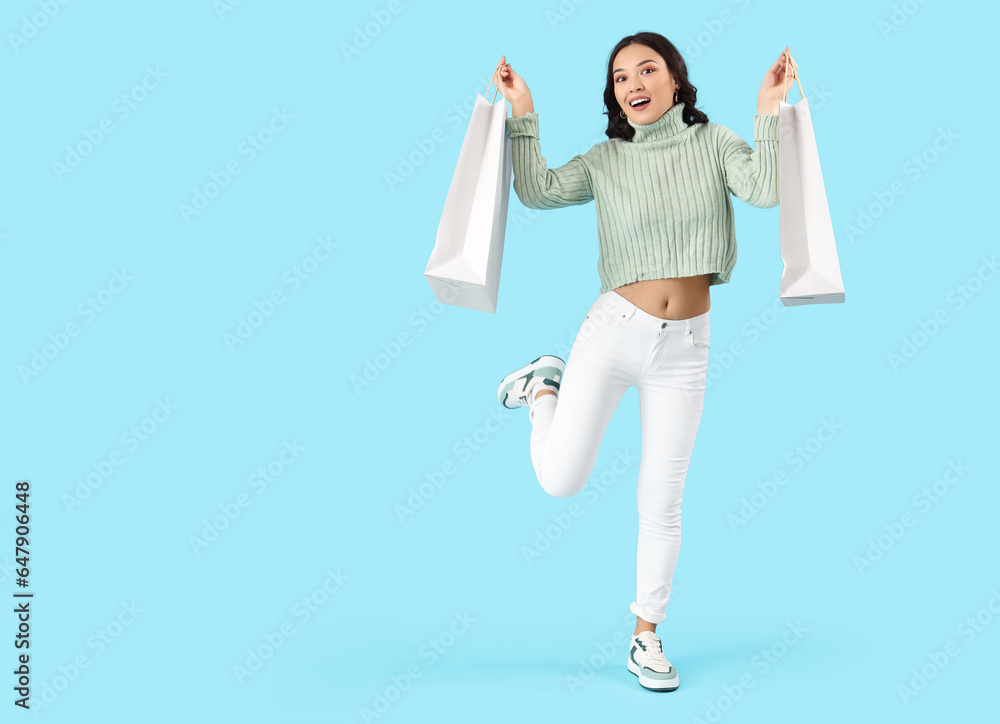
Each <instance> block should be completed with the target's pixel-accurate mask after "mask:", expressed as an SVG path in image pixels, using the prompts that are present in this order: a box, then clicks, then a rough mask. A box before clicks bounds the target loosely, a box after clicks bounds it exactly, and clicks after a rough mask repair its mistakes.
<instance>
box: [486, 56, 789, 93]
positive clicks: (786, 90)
mask: <svg viewBox="0 0 1000 724" xmlns="http://www.w3.org/2000/svg"><path fill="white" fill-rule="evenodd" d="M785 54H786V55H787V56H788V60H789V62H790V63H791V65H792V70H794V71H795V82H796V83H798V84H799V93H801V94H802V100H805V97H806V94H805V92H804V91H803V90H802V80H801V79H800V78H799V65H798V63H796V62H795V58H793V57H792V54H791V53H789V52H788V51H785ZM785 68H786V69H787V68H788V66H787V65H786V66H785ZM786 73H787V70H786ZM486 88H487V90H489V86H486ZM789 88H791V86H789ZM783 100H784V101H785V103H788V88H785V97H784V98H783Z"/></svg>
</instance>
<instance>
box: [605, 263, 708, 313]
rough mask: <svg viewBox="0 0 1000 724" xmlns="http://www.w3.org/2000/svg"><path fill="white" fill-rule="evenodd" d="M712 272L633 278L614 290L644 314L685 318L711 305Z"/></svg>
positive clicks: (703, 311) (706, 309) (703, 310)
mask: <svg viewBox="0 0 1000 724" xmlns="http://www.w3.org/2000/svg"><path fill="white" fill-rule="evenodd" d="M711 276H712V275H711V274H699V275H697V276H693V277H675V278H673V279H650V280H646V281H641V282H632V283H631V284H625V285H623V286H620V287H618V288H617V289H615V290H614V291H615V292H616V293H617V294H619V295H621V296H622V297H624V298H625V299H627V300H628V301H630V302H632V304H634V305H635V306H637V307H638V308H639V309H641V310H642V311H644V312H646V313H647V314H652V315H653V316H654V317H659V318H660V319H688V318H690V317H697V316H698V315H699V314H704V313H705V312H707V311H708V310H709V309H710V307H711V306H712V301H711V297H710V296H709V291H708V289H709V285H708V282H709V279H710V278H711Z"/></svg>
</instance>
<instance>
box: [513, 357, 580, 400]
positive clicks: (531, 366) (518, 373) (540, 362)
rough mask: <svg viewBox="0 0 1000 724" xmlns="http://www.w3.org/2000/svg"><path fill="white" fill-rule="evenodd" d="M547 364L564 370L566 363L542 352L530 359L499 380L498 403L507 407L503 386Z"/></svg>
mask: <svg viewBox="0 0 1000 724" xmlns="http://www.w3.org/2000/svg"><path fill="white" fill-rule="evenodd" d="M549 366H552V367H557V368H559V369H560V370H564V369H565V366H566V365H565V363H564V362H563V361H562V360H561V359H560V358H558V357H553V356H552V355H547V354H543V355H542V356H541V357H539V358H538V359H535V360H532V361H531V362H529V363H528V364H526V365H525V366H524V367H522V368H521V369H519V370H514V371H513V372H511V373H510V374H509V375H507V376H506V377H504V378H503V379H502V380H500V385H499V386H498V387H497V399H499V400H500V404H502V405H503V406H504V407H507V402H506V395H504V394H503V388H504V387H506V386H507V385H509V384H510V383H511V382H513V381H514V380H516V379H517V378H518V377H523V376H524V375H526V374H528V373H529V372H533V371H534V370H536V369H538V368H539V367H549ZM508 409H511V410H512V409H514V408H512V407H511V408H508Z"/></svg>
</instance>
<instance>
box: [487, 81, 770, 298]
mask: <svg viewBox="0 0 1000 724" xmlns="http://www.w3.org/2000/svg"><path fill="white" fill-rule="evenodd" d="M683 110H684V102H683V101H681V102H678V103H676V104H674V105H673V106H672V107H671V108H670V110H668V111H666V112H665V113H664V114H663V115H662V116H660V117H659V118H658V119H657V120H655V121H653V122H652V123H645V124H641V123H633V122H632V119H631V118H630V119H628V123H629V124H630V125H631V126H632V127H633V128H634V129H635V136H633V138H632V140H631V141H626V140H624V139H622V138H609V139H608V140H606V141H603V142H601V143H598V144H597V145H595V146H594V147H593V148H591V149H590V150H589V151H587V152H586V153H584V154H579V155H576V156H574V157H573V158H571V159H570V160H569V161H568V162H567V163H566V164H565V165H563V166H560V167H558V168H553V169H550V168H548V165H547V163H546V161H545V158H544V157H543V156H542V153H541V147H540V146H539V135H538V114H537V113H534V112H532V113H527V114H525V115H522V116H517V117H516V118H508V119H507V137H508V138H510V139H512V143H513V147H512V151H513V164H514V169H513V171H514V192H515V193H516V194H517V197H518V198H519V199H520V200H521V203H522V204H524V205H525V206H527V207H528V208H531V209H556V208H559V207H562V206H576V205H579V204H585V203H587V202H589V201H591V200H596V206H597V235H598V242H599V246H600V255H599V258H598V262H597V272H598V275H599V276H600V279H601V293H604V292H606V291H608V290H609V289H615V288H617V287H620V286H622V285H623V284H629V283H631V282H635V281H641V280H646V279H666V278H672V277H686V276H694V275H697V274H711V278H710V281H709V284H710V285H716V284H726V283H728V282H729V275H730V274H731V273H732V270H733V267H734V266H735V264H736V224H735V220H734V217H733V204H732V200H731V199H730V197H729V194H730V192H732V193H733V194H734V195H735V196H737V197H738V198H740V199H742V200H743V201H745V202H746V203H748V204H750V205H751V206H756V207H758V208H762V209H766V208H770V207H773V206H776V205H777V204H778V116H777V115H772V114H764V115H755V116H754V117H753V137H754V142H755V145H756V148H755V149H751V148H750V144H748V143H747V142H746V141H744V140H743V139H742V138H741V137H740V136H739V135H738V134H736V133H735V132H734V131H732V130H730V129H728V128H726V127H725V126H723V125H720V124H718V123H695V124H693V125H691V126H688V125H687V124H686V123H685V122H684V119H683V117H682V113H683Z"/></svg>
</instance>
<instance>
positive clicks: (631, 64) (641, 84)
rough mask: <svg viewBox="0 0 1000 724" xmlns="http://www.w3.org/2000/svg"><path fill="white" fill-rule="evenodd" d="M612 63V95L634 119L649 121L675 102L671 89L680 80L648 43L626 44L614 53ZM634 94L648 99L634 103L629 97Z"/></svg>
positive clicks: (677, 85) (673, 89) (677, 88)
mask: <svg viewBox="0 0 1000 724" xmlns="http://www.w3.org/2000/svg"><path fill="white" fill-rule="evenodd" d="M613 67H614V72H613V73H612V79H613V80H614V84H615V98H616V99H618V105H619V106H621V109H622V110H623V111H625V114H626V115H627V116H628V118H629V120H631V121H632V122H633V123H636V124H645V123H652V122H653V121H655V120H656V119H658V118H659V117H660V116H662V115H663V114H664V113H666V112H667V111H668V110H670V109H671V108H672V107H673V106H674V91H675V90H679V89H680V84H679V83H677V81H675V80H674V77H673V76H672V75H671V74H670V69H669V68H668V67H667V64H666V63H665V62H664V60H663V58H662V57H661V56H660V55H659V53H657V52H656V51H655V50H653V49H652V48H650V47H649V46H646V45H641V44H639V43H633V44H632V45H627V46H625V47H624V48H622V49H621V50H619V51H618V55H616V56H615V60H614V63H613ZM637 98H649V102H648V103H644V104H641V105H640V106H638V107H633V106H632V104H631V103H630V101H633V100H634V99H637Z"/></svg>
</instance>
